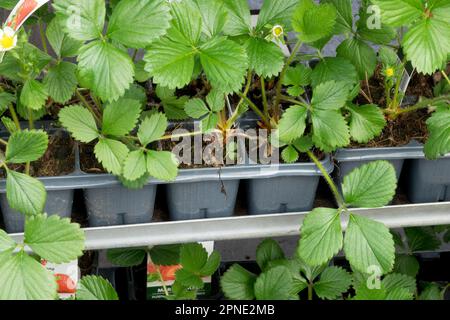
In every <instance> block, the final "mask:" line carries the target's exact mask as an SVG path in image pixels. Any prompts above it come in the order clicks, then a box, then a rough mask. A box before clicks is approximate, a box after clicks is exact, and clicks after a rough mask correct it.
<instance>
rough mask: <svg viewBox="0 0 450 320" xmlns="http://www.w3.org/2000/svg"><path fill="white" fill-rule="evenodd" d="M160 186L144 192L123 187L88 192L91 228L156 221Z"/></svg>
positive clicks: (88, 211)
mask: <svg viewBox="0 0 450 320" xmlns="http://www.w3.org/2000/svg"><path fill="white" fill-rule="evenodd" d="M156 188H157V186H156V185H148V186H145V187H144V188H143V189H140V190H131V189H127V188H125V187H123V186H121V185H114V186H109V187H104V188H92V189H85V190H84V198H85V204H86V210H87V213H88V218H89V225H90V226H91V227H103V226H115V225H126V224H140V223H149V222H151V221H152V218H153V211H154V207H155V198H156Z"/></svg>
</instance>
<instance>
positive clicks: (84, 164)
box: [80, 144, 106, 174]
mask: <svg viewBox="0 0 450 320" xmlns="http://www.w3.org/2000/svg"><path fill="white" fill-rule="evenodd" d="M94 146H95V145H94V144H81V145H80V166H81V170H82V171H83V172H86V173H96V174H101V173H106V170H105V169H104V168H103V166H102V165H101V164H100V163H99V162H98V161H97V158H96V157H95V154H94Z"/></svg>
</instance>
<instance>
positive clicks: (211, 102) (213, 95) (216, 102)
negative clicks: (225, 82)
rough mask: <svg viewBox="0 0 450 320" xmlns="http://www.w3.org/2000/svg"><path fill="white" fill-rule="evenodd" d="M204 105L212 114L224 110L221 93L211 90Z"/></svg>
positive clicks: (223, 99)
mask: <svg viewBox="0 0 450 320" xmlns="http://www.w3.org/2000/svg"><path fill="white" fill-rule="evenodd" d="M206 103H207V104H208V106H209V108H210V109H211V111H212V112H220V111H222V110H223V109H224V108H225V97H224V94H223V92H222V91H220V90H217V89H212V90H211V91H210V92H209V93H208V95H207V96H206Z"/></svg>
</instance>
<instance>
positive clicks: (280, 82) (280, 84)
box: [274, 40, 303, 118]
mask: <svg viewBox="0 0 450 320" xmlns="http://www.w3.org/2000/svg"><path fill="white" fill-rule="evenodd" d="M302 44H303V43H302V41H300V40H299V41H297V43H296V44H295V47H294V49H293V50H292V52H291V55H290V57H289V58H288V59H287V61H286V63H285V64H284V67H283V69H282V70H281V73H280V77H279V79H278V83H277V89H276V96H275V105H274V110H275V112H274V113H275V115H274V116H275V117H276V118H278V117H279V113H280V102H281V90H282V89H283V80H284V77H285V76H286V72H287V70H288V68H289V66H290V65H291V63H292V61H294V58H295V56H296V55H297V53H298V51H299V50H300V48H301V47H302Z"/></svg>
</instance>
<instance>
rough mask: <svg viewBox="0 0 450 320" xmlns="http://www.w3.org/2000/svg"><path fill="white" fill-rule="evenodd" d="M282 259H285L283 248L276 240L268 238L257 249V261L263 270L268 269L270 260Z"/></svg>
mask: <svg viewBox="0 0 450 320" xmlns="http://www.w3.org/2000/svg"><path fill="white" fill-rule="evenodd" d="M282 259H285V255H284V252H283V249H281V247H280V245H279V244H278V242H276V241H275V240H272V239H266V240H264V241H263V242H261V243H260V244H259V246H258V248H257V249H256V262H257V263H258V266H259V268H260V269H261V270H262V271H265V270H267V267H268V264H269V262H270V261H273V260H282Z"/></svg>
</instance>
